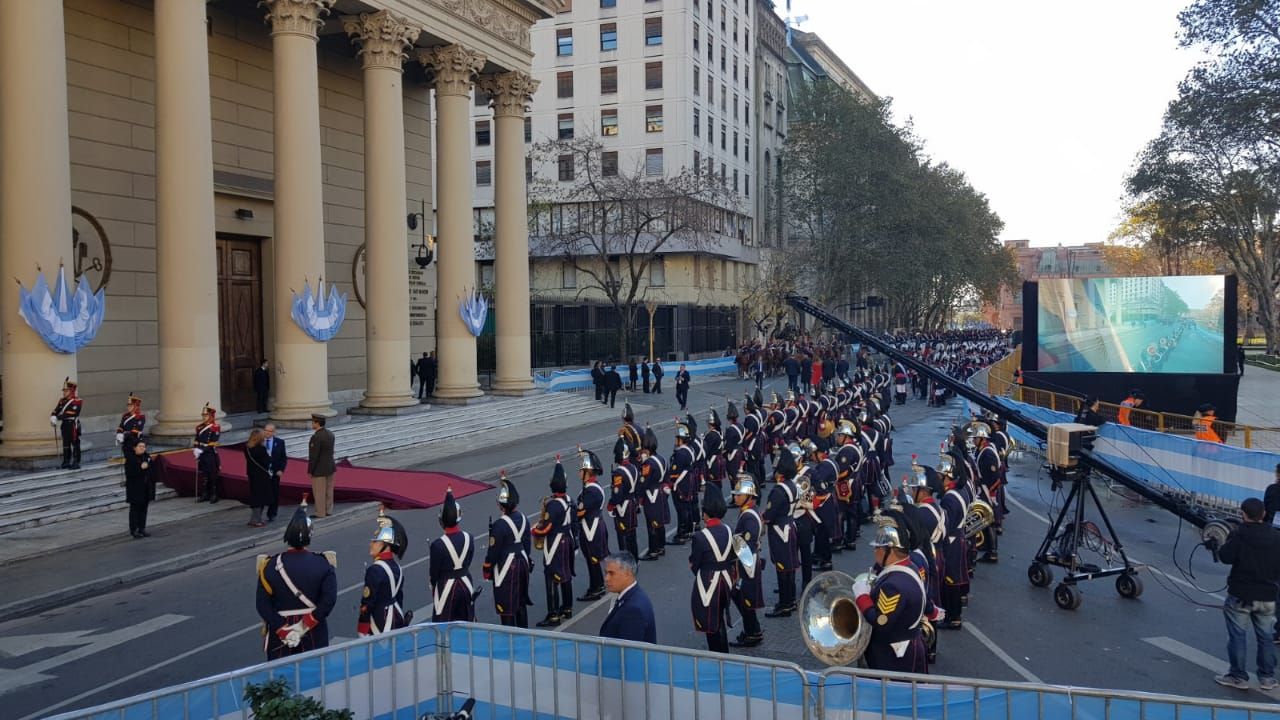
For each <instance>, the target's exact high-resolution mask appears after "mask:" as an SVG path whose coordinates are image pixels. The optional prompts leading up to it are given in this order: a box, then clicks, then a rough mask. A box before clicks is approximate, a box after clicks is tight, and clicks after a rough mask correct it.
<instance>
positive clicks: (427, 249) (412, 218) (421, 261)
mask: <svg viewBox="0 0 1280 720" xmlns="http://www.w3.org/2000/svg"><path fill="white" fill-rule="evenodd" d="M420 203H421V206H422V212H413V213H409V215H408V217H406V218H405V223H406V224H407V225H408V226H409V229H410V230H417V229H418V219H419V218H421V219H422V242H421V243H419V244H418V246H417V253H416V254H415V255H414V258H413V261H414V262H415V263H417V264H418V267H420V268H422V269H423V270H426V269H427V266H428V265H430V264H431V261H432V260H434V259H435V256H436V236H435V235H428V234H427V216H426V211H427V201H426V200H422V201H420Z"/></svg>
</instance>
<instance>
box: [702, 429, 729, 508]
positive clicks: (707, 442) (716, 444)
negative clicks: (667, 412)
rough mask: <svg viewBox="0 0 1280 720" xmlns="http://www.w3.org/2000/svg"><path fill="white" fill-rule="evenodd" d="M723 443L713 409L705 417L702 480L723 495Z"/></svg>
mask: <svg viewBox="0 0 1280 720" xmlns="http://www.w3.org/2000/svg"><path fill="white" fill-rule="evenodd" d="M723 442H724V441H723V439H722V435H721V434H720V415H719V414H718V413H717V412H716V409H715V408H711V413H710V415H708V416H707V432H706V433H705V434H704V435H703V436H702V454H703V456H704V458H703V465H704V468H705V470H704V471H703V478H705V479H706V481H707V482H709V483H711V484H712V485H714V486H715V488H716V490H717V491H718V492H720V493H722V494H723V493H724V457H723V456H722V455H721V446H722V445H723Z"/></svg>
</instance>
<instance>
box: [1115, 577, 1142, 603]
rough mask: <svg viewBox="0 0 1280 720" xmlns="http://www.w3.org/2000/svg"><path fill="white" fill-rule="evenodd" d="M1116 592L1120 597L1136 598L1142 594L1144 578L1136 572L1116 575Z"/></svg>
mask: <svg viewBox="0 0 1280 720" xmlns="http://www.w3.org/2000/svg"><path fill="white" fill-rule="evenodd" d="M1116 592H1118V593H1120V597H1122V598H1127V599H1129V600H1134V599H1136V598H1138V597H1139V596H1140V595H1142V580H1141V579H1140V578H1139V577H1138V576H1137V575H1134V574H1130V573H1125V574H1124V575H1119V576H1117V577H1116Z"/></svg>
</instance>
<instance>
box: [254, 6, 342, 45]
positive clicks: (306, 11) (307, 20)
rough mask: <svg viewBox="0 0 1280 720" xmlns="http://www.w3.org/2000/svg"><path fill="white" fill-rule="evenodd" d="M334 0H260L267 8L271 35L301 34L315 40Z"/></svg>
mask: <svg viewBox="0 0 1280 720" xmlns="http://www.w3.org/2000/svg"><path fill="white" fill-rule="evenodd" d="M333 3H334V0H261V1H260V2H259V3H258V6H259V7H264V6H265V7H266V8H267V22H269V23H271V35H272V37H274V36H276V35H301V36H303V37H307V38H311V39H312V40H315V39H316V38H317V33H318V32H319V31H320V26H322V25H324V16H325V15H328V14H329V8H330V7H332V6H333Z"/></svg>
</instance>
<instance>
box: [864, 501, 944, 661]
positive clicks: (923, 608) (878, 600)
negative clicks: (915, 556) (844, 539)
mask: <svg viewBox="0 0 1280 720" xmlns="http://www.w3.org/2000/svg"><path fill="white" fill-rule="evenodd" d="M871 547H872V548H874V552H875V560H876V565H877V566H879V567H880V568H882V569H881V570H880V572H879V573H878V574H877V575H876V577H875V579H874V580H872V581H870V582H868V581H867V580H865V579H861V578H860V579H859V580H858V581H856V582H855V583H854V586H853V593H854V596H855V597H856V600H855V602H856V603H857V605H858V609H859V610H860V611H862V616H863V617H864V618H865V619H866V621H867V622H868V623H870V625H871V640H870V642H869V643H868V645H867V652H866V655H864V658H865V659H866V662H867V666H868V667H870V668H871V669H873V670H893V671H898V672H914V673H924V672H928V665H927V663H926V659H925V658H926V650H925V644H924V637H923V635H922V633H921V630H922V626H923V622H924V620H925V618H929V619H937V618H939V617H941V613H940V611H938V610H937V608H935V607H933V604H932V603H930V602H929V598H928V595H927V593H926V591H925V586H924V581H923V580H922V579H921V577H920V570H919V569H918V568H917V567H916V566H915V565H914V564H913V563H912V562H911V560H910V558H909V557H908V552H909V550H908V548H907V546H906V543H905V542H904V541H903V539H902V531H900V530H899V529H898V528H896V527H894V526H893V525H890V524H884V525H881V526H880V528H879V529H878V530H877V532H876V537H875V539H874V540H872V542H871Z"/></svg>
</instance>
